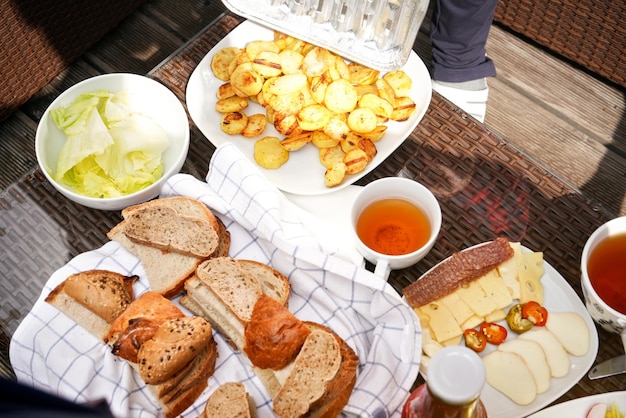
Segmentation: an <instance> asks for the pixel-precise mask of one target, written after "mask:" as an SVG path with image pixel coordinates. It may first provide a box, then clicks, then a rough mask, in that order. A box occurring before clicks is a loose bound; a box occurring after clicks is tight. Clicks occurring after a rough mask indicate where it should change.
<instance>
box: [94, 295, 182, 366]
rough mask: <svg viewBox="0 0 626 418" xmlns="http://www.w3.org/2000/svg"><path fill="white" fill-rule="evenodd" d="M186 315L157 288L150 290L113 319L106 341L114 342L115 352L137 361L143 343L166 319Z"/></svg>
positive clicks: (129, 359)
mask: <svg viewBox="0 0 626 418" xmlns="http://www.w3.org/2000/svg"><path fill="white" fill-rule="evenodd" d="M184 316H185V314H184V313H183V311H181V310H180V309H179V308H178V306H176V305H174V304H173V303H172V301H170V300H169V299H167V298H165V297H163V296H161V295H160V294H158V293H156V292H152V291H147V292H145V293H143V294H142V295H141V296H139V297H138V298H137V299H135V300H134V301H133V302H132V303H131V304H130V305H129V306H128V308H126V310H125V311H124V313H122V314H121V315H120V316H118V317H117V319H116V320H115V321H113V323H112V324H111V326H110V328H109V331H108V333H107V337H106V342H107V343H108V344H109V345H111V347H112V352H113V354H115V355H117V356H119V357H121V358H123V359H125V360H128V361H130V362H133V363H136V362H137V352H138V350H139V347H140V346H141V345H142V344H143V343H144V342H145V341H147V340H149V339H151V338H152V337H153V336H154V334H155V333H156V330H157V329H158V327H159V326H160V325H161V324H162V323H163V322H165V321H166V320H168V319H173V318H183V317H184Z"/></svg>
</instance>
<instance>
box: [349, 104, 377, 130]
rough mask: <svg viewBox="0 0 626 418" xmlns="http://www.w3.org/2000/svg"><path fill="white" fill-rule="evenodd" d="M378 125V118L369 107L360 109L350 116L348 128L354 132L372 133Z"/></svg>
mask: <svg viewBox="0 0 626 418" xmlns="http://www.w3.org/2000/svg"><path fill="white" fill-rule="evenodd" d="M377 125H378V117H377V116H376V113H374V111H373V110H372V109H370V108H369V107H358V108H356V109H354V110H353V111H352V112H350V114H349V115H348V127H349V128H350V129H351V130H352V131H354V132H357V133H366V132H372V131H373V130H374V129H375V128H376V126H377Z"/></svg>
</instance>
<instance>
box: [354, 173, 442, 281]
mask: <svg viewBox="0 0 626 418" xmlns="http://www.w3.org/2000/svg"><path fill="white" fill-rule="evenodd" d="M350 216H351V221H352V232H353V237H354V241H355V243H356V247H357V249H358V251H359V253H360V254H361V255H362V256H363V257H365V259H366V260H368V261H369V262H371V263H372V264H374V265H375V268H374V273H375V274H376V275H377V276H380V277H382V278H383V279H385V280H387V278H388V277H389V273H390V272H391V270H396V269H402V268H406V267H409V266H411V265H413V264H415V263H417V262H418V261H420V260H421V259H422V258H424V257H425V256H426V254H428V252H429V251H430V249H431V248H432V247H433V245H434V244H435V240H436V239H437V236H438V235H439V230H440V229H441V208H440V207H439V202H437V199H436V198H435V196H434V195H433V194H432V193H431V192H430V190H428V189H427V188H426V187H425V186H423V185H422V184H420V183H418V182H416V181H414V180H411V179H407V178H401V177H385V178H382V179H378V180H375V181H373V182H371V183H369V184H367V185H366V186H365V187H363V188H362V189H361V190H360V191H359V193H358V194H357V195H356V197H355V199H354V202H353V204H352V210H351V214H350Z"/></svg>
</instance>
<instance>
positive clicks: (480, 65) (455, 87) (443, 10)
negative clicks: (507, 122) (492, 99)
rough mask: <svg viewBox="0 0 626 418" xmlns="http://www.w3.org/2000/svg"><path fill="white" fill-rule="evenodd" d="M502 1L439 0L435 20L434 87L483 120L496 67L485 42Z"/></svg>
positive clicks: (434, 14)
mask: <svg viewBox="0 0 626 418" xmlns="http://www.w3.org/2000/svg"><path fill="white" fill-rule="evenodd" d="M497 2H498V0H435V3H434V9H433V16H432V21H431V34H430V36H431V42H432V47H433V60H432V78H433V89H434V90H435V91H438V92H439V93H441V94H442V95H443V96H445V97H447V98H448V99H449V100H451V101H452V102H454V103H455V104H457V105H458V106H459V107H461V108H462V109H463V110H465V111H466V112H468V113H470V114H471V115H472V116H474V117H476V118H477V119H478V120H480V121H481V122H482V121H483V120H484V116H485V110H486V104H487V96H488V88H487V81H486V77H493V76H495V74H496V69H495V66H494V64H493V62H492V61H491V60H490V59H489V58H488V57H487V56H486V50H485V44H486V43H487V37H488V36H489V30H490V28H491V23H492V21H493V13H494V11H495V8H496V5H497Z"/></svg>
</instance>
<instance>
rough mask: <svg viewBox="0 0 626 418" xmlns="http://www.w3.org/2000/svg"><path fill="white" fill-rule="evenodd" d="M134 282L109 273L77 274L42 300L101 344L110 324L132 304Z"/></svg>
mask: <svg viewBox="0 0 626 418" xmlns="http://www.w3.org/2000/svg"><path fill="white" fill-rule="evenodd" d="M136 280H137V276H124V275H122V274H119V273H115V272H112V271H108V270H88V271H84V272H79V273H76V274H72V275H70V276H69V277H68V278H67V279H65V280H64V281H63V282H61V283H60V284H59V285H58V286H56V287H55V288H54V289H53V290H52V291H51V292H50V294H48V296H47V297H46V299H45V301H46V302H48V303H49V304H51V305H53V306H55V307H56V308H57V309H59V310H60V311H61V312H63V313H64V314H65V315H67V316H68V317H70V318H71V319H72V320H74V322H76V323H77V324H78V325H80V326H82V327H83V328H85V329H86V330H87V331H89V332H90V333H91V334H92V335H94V336H95V337H96V338H98V339H100V340H102V341H104V340H105V339H106V336H107V333H108V332H109V328H110V326H111V323H112V322H113V321H115V319H116V318H117V317H118V316H119V315H121V314H122V313H123V312H124V311H125V310H126V308H127V307H128V306H129V305H130V304H131V302H132V301H133V298H134V295H133V290H132V284H133V283H134V282H135V281H136Z"/></svg>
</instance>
